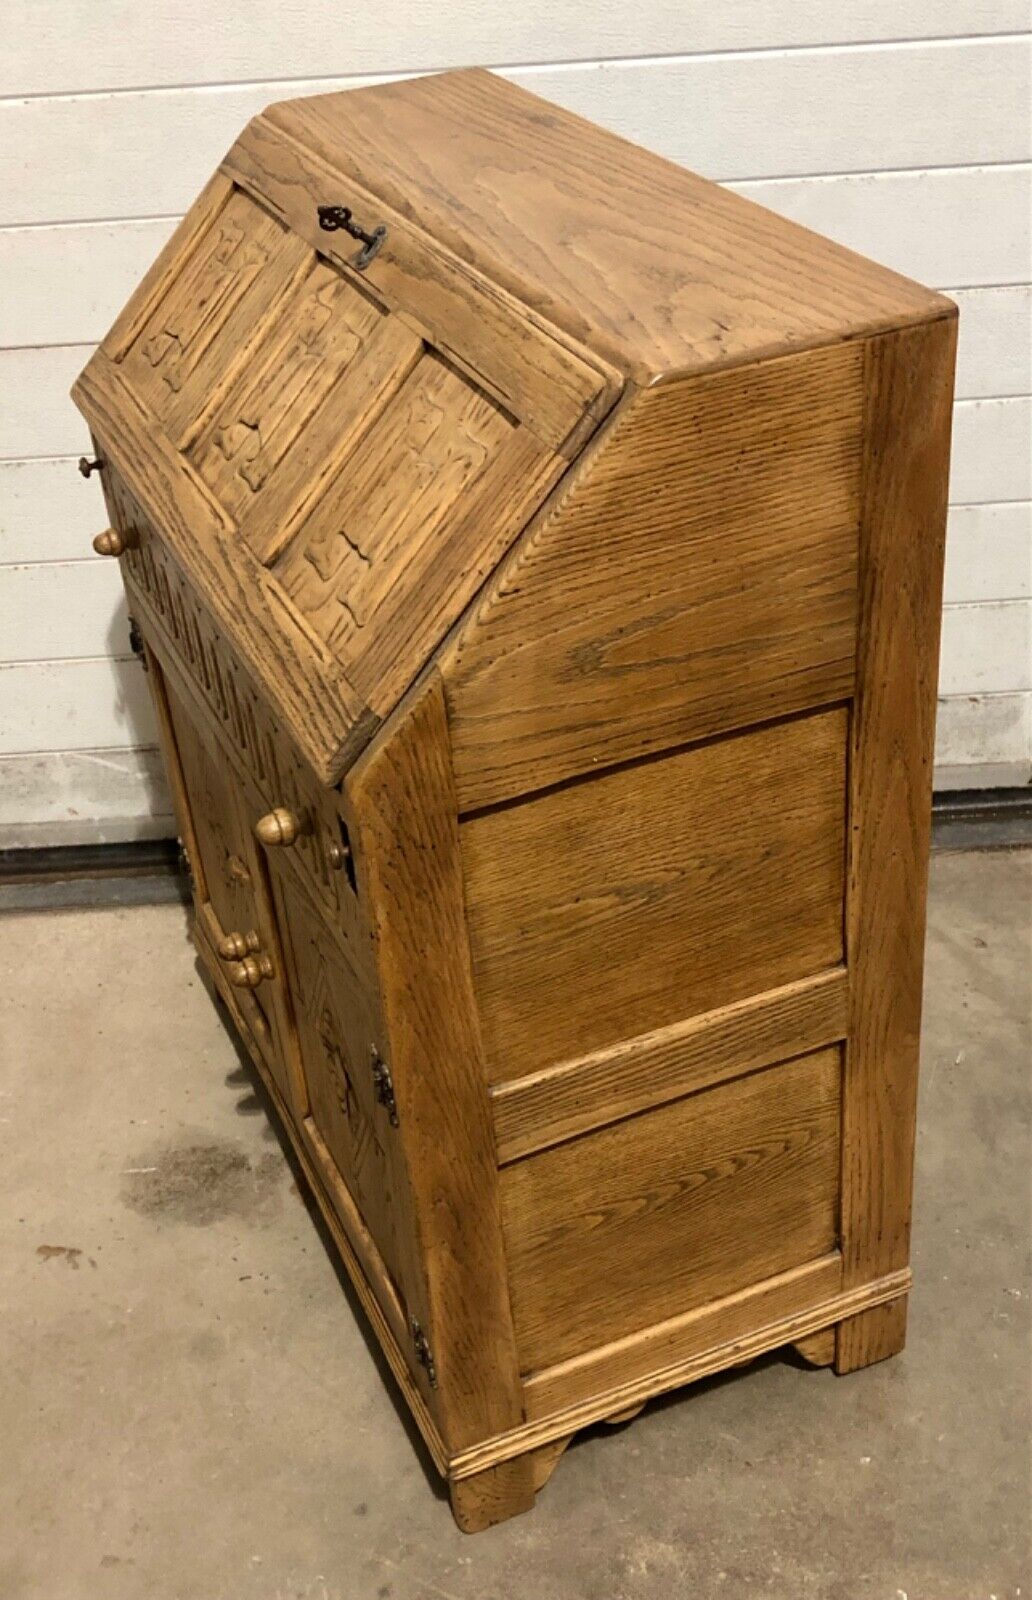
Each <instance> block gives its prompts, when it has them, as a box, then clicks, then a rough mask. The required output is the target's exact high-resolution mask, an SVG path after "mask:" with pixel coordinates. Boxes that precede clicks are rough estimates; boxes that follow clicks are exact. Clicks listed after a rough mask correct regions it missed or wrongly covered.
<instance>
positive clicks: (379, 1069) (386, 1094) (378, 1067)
mask: <svg viewBox="0 0 1032 1600" xmlns="http://www.w3.org/2000/svg"><path fill="white" fill-rule="evenodd" d="M369 1054H370V1056H371V1058H372V1067H373V1093H374V1094H375V1095H376V1098H377V1100H378V1101H379V1103H380V1105H382V1106H383V1108H384V1110H385V1111H386V1113H387V1117H388V1120H389V1121H390V1125H391V1127H392V1128H396V1127H397V1126H398V1102H397V1101H396V1100H395V1098H394V1079H393V1078H392V1077H391V1069H390V1067H389V1066H388V1065H387V1063H386V1061H384V1059H383V1057H382V1056H381V1054H380V1052H379V1050H377V1048H376V1046H375V1044H371V1045H370V1046H369Z"/></svg>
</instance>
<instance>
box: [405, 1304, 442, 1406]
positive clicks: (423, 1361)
mask: <svg viewBox="0 0 1032 1600" xmlns="http://www.w3.org/2000/svg"><path fill="white" fill-rule="evenodd" d="M410 1327H411V1329H412V1343H413V1344H414V1345H415V1347H416V1360H417V1361H418V1362H419V1365H420V1366H421V1367H422V1368H423V1370H424V1371H425V1373H426V1381H427V1383H428V1384H429V1385H430V1387H431V1389H436V1388H437V1368H436V1367H435V1366H434V1353H433V1351H432V1350H431V1348H430V1341H429V1340H428V1338H427V1336H426V1334H425V1333H424V1332H423V1329H422V1327H421V1326H420V1324H419V1323H418V1322H417V1321H416V1319H415V1317H413V1318H412V1321H411V1323H410Z"/></svg>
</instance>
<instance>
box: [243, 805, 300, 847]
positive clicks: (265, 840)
mask: <svg viewBox="0 0 1032 1600" xmlns="http://www.w3.org/2000/svg"><path fill="white" fill-rule="evenodd" d="M254 831H255V833H256V834H257V836H258V838H259V840H260V841H261V843H262V844H263V845H265V847H266V848H267V849H271V848H272V846H274V845H292V844H294V843H296V841H297V840H298V839H300V837H301V835H302V833H304V831H305V824H304V819H303V818H302V817H299V816H297V815H296V814H295V813H294V812H293V811H288V810H287V808H286V806H277V807H276V809H275V810H274V811H268V812H266V814H265V816H264V817H259V818H258V821H257V822H256V823H255V825H254Z"/></svg>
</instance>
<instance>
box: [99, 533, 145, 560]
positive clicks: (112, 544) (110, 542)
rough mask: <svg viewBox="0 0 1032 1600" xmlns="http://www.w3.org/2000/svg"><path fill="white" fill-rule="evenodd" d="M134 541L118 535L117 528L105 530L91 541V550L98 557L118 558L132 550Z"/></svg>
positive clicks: (123, 535) (120, 534)
mask: <svg viewBox="0 0 1032 1600" xmlns="http://www.w3.org/2000/svg"><path fill="white" fill-rule="evenodd" d="M135 543H136V541H135V539H133V538H131V537H127V536H126V535H125V534H123V533H119V531H118V529H117V528H105V529H104V532H103V533H98V534H97V537H96V538H95V539H94V541H93V548H94V550H96V552H97V554H98V556H120V555H124V554H125V552H126V551H127V550H130V549H132V547H133V545H134V544H135Z"/></svg>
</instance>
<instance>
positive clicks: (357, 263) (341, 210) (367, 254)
mask: <svg viewBox="0 0 1032 1600" xmlns="http://www.w3.org/2000/svg"><path fill="white" fill-rule="evenodd" d="M319 226H320V228H322V230H323V232H324V233H336V232H337V230H338V229H339V230H340V231H341V233H347V234H350V235H351V237H352V239H359V240H361V242H362V244H363V246H364V249H362V250H360V251H359V253H358V255H357V256H356V257H355V259H354V260H353V261H352V263H351V265H352V266H353V267H354V268H355V270H356V271H357V272H363V271H364V270H365V268H366V267H367V266H368V265H369V263H370V261H372V259H373V257H374V256H375V255H376V253H377V251H378V250H379V248H380V246H381V245H382V244H383V241H384V240H385V239H386V237H387V225H386V223H383V222H381V223H380V225H379V227H376V228H374V229H373V231H372V233H367V232H366V230H365V228H363V227H360V225H359V224H358V223H357V222H356V221H355V214H354V212H353V211H352V209H351V207H350V206H320V207H319Z"/></svg>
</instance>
